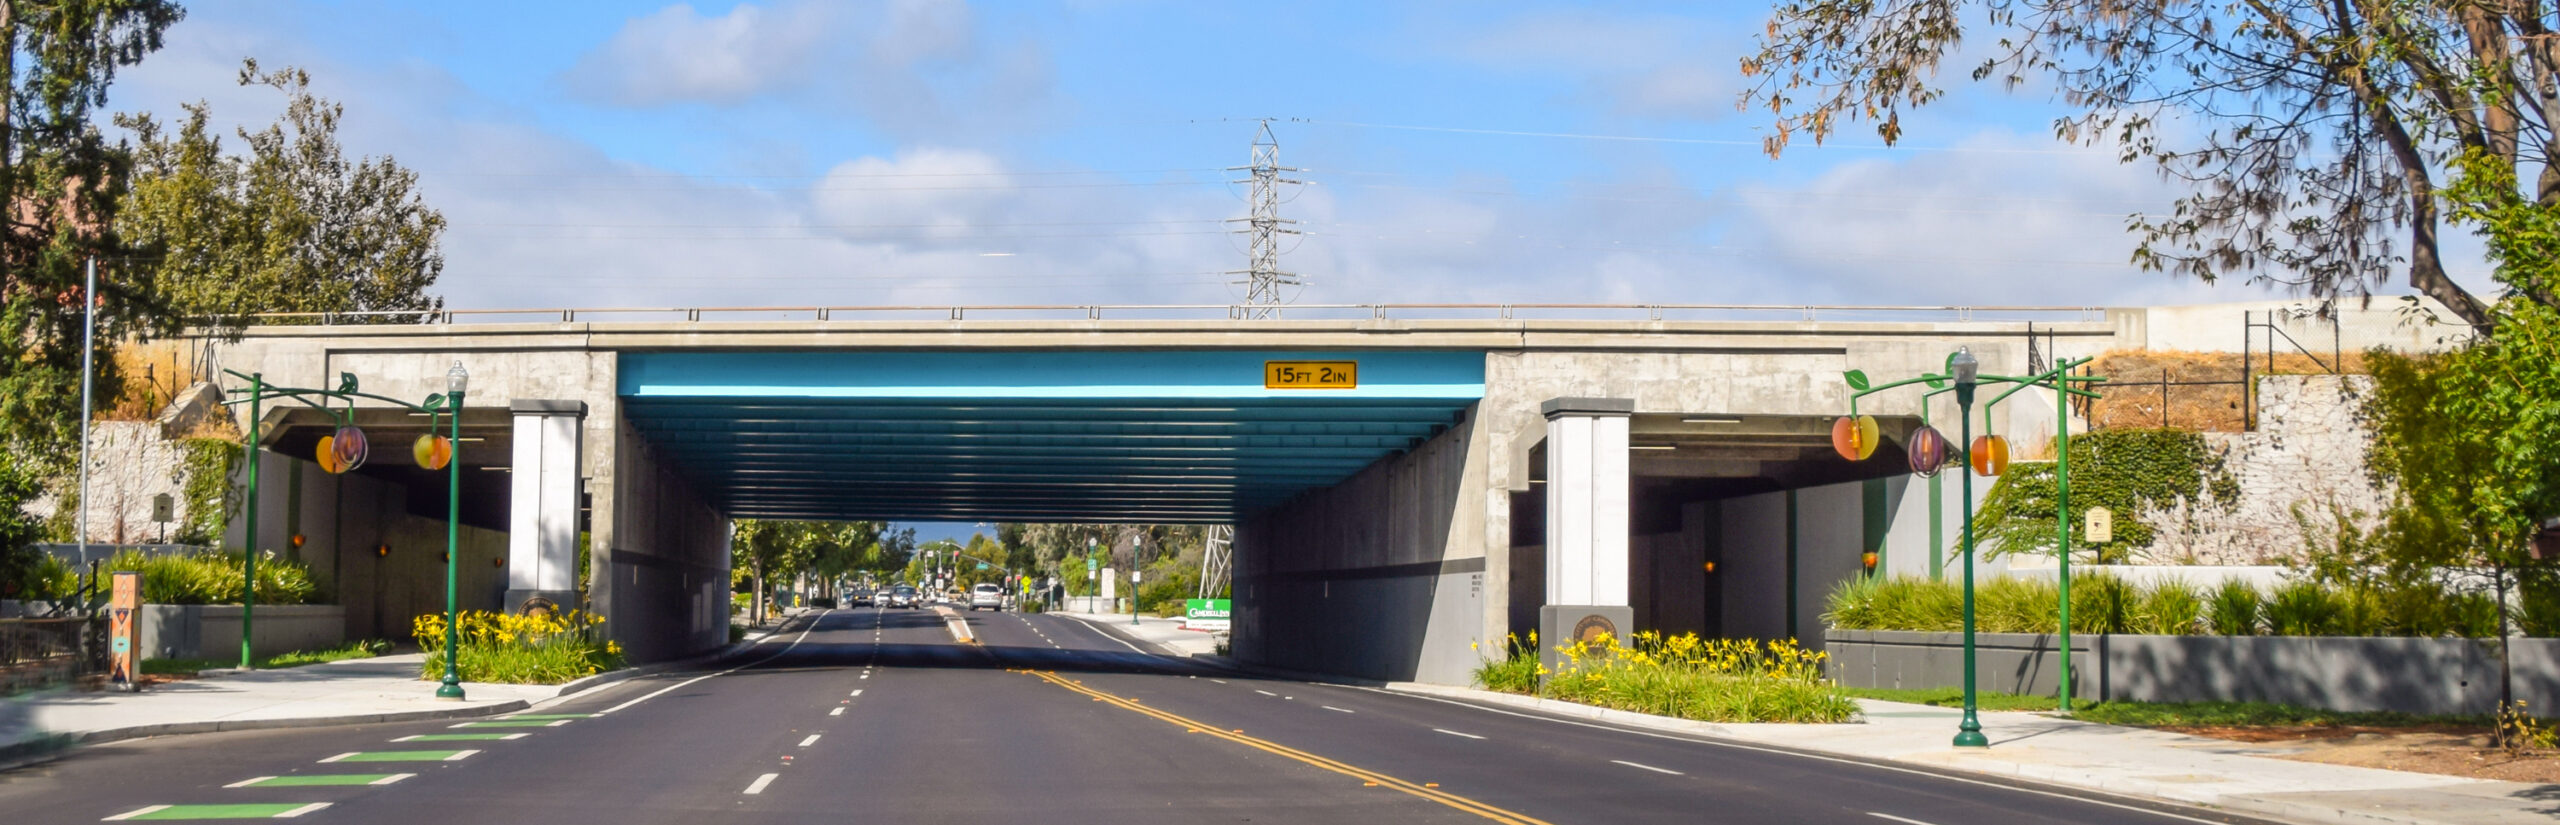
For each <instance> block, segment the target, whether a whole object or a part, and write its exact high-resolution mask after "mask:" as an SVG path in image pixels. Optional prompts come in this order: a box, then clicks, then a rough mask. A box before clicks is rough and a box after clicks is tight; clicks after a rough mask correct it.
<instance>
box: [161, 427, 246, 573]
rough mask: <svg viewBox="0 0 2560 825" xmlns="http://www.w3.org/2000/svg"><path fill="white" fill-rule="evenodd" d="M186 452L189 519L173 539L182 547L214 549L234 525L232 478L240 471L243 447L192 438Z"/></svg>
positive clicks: (182, 472) (183, 470)
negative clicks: (232, 475) (228, 526)
mask: <svg viewBox="0 0 2560 825" xmlns="http://www.w3.org/2000/svg"><path fill="white" fill-rule="evenodd" d="M184 448H185V458H184V459H183V460H184V462H185V464H184V465H183V466H182V467H181V468H180V471H179V472H180V475H181V477H182V479H183V481H182V483H183V484H184V485H185V486H184V487H183V488H182V489H183V491H184V492H185V494H186V502H185V517H184V520H183V521H182V522H180V523H179V527H178V532H177V534H176V535H175V536H172V538H173V539H174V540H175V541H177V542H178V543H180V544H196V545H205V546H211V545H213V544H214V543H215V542H218V541H220V540H221V539H222V530H223V528H224V527H225V526H227V525H229V524H230V523H231V511H232V510H233V509H234V506H233V502H232V500H231V489H232V488H231V474H232V473H233V472H235V471H237V470H238V469H239V467H240V445H239V444H238V443H237V442H233V441H229V440H226V439H220V438H190V439H186V441H185V442H184Z"/></svg>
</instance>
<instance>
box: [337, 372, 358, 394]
mask: <svg viewBox="0 0 2560 825" xmlns="http://www.w3.org/2000/svg"><path fill="white" fill-rule="evenodd" d="M338 391H339V392H355V391H356V374H355V373H352V372H342V373H338Z"/></svg>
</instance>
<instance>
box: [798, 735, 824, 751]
mask: <svg viewBox="0 0 2560 825" xmlns="http://www.w3.org/2000/svg"><path fill="white" fill-rule="evenodd" d="M824 735H826V734H822V733H812V734H809V738H807V739H802V740H800V747H804V748H805V747H808V746H810V745H815V744H818V737H820V736H824Z"/></svg>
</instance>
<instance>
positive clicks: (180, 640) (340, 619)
mask: <svg viewBox="0 0 2560 825" xmlns="http://www.w3.org/2000/svg"><path fill="white" fill-rule="evenodd" d="M254 621H255V622H256V625H257V627H256V629H255V630H254V631H253V634H254V636H255V638H256V651H257V655H259V656H273V655H276V654H279V653H291V652H293V651H296V650H320V649H325V648H333V647H337V646H340V645H343V644H346V643H347V609H346V608H344V607H341V606H338V605H334V604H306V605H259V606H258V611H257V614H256V616H255V617H254ZM138 629H139V630H140V631H141V633H142V639H141V643H142V652H143V653H142V655H143V656H144V658H150V659H231V658H235V657H238V656H239V655H240V606H239V605H236V604H204V605H197V604H147V605H143V606H142V616H141V627H140V628H138Z"/></svg>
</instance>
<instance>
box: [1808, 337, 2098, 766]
mask: <svg viewBox="0 0 2560 825" xmlns="http://www.w3.org/2000/svg"><path fill="white" fill-rule="evenodd" d="M2089 360H2090V359H2086V358H2082V359H2077V360H2062V361H2059V362H2058V363H2056V364H2055V365H2054V367H2053V369H2050V370H2047V371H2045V372H2042V373H2038V374H2036V375H2032V376H2025V377H2018V376H2007V375H1983V374H1982V362H1981V360H1980V359H1978V358H1976V357H1974V354H1973V350H1972V348H1971V347H1959V348H1957V350H1956V351H1955V353H1954V354H1951V355H1949V356H1947V366H1946V372H1945V373H1943V374H1927V375H1922V376H1920V377H1917V378H1910V379H1905V380H1902V381H1896V382H1893V383H1890V384H1884V385H1881V386H1874V387H1870V386H1868V383H1867V377H1866V374H1865V373H1864V372H1860V371H1857V370H1851V371H1850V372H1849V373H1847V374H1846V375H1845V376H1844V377H1845V378H1846V379H1847V380H1848V382H1849V386H1850V389H1851V390H1853V392H1851V393H1850V395H1849V414H1850V415H1851V416H1853V417H1854V416H1856V415H1857V411H1858V399H1860V398H1864V397H1866V396H1868V395H1872V394H1875V393H1879V392H1883V391H1885V390H1889V389H1893V388H1896V387H1901V386H1905V385H1909V384H1914V383H1926V384H1928V385H1929V386H1930V387H1932V388H1934V389H1932V390H1930V391H1928V392H1926V393H1924V394H1923V395H1922V396H1921V417H1922V420H1923V422H1924V423H1925V421H1926V420H1927V417H1928V398H1929V396H1934V395H1937V394H1939V393H1942V392H1954V393H1955V396H1956V399H1955V400H1956V409H1957V418H1958V423H1957V432H1958V438H1959V441H1958V442H1957V443H1959V444H1962V445H1963V449H1964V450H1965V451H1966V454H1965V456H1964V459H1965V460H1964V462H1962V463H1964V464H1967V465H1970V464H1972V463H1973V461H1972V460H1973V458H1974V456H1973V455H1971V450H1972V449H1973V406H1974V396H1975V393H1976V390H1977V389H1978V388H1979V387H1980V385H1981V383H1982V382H1983V381H1984V380H1986V379H1987V380H1990V381H1996V382H1999V383H2004V384H2014V385H2016V386H2013V387H2011V388H2009V389H2008V390H2007V391H2006V392H2003V393H2001V394H2000V395H1999V396H1997V397H1995V398H1993V399H1991V401H1990V402H1989V403H1986V404H1984V405H1983V408H1984V414H1985V415H1986V416H1988V415H1989V412H1990V410H1991V409H1992V408H1994V407H1996V406H1997V405H1998V404H1999V403H2000V402H2001V401H2002V400H2005V399H2007V398H2008V397H2009V396H2010V395H2013V394H2015V393H2017V391H2018V390H2021V389H2025V388H2027V387H2032V386H2041V387H2047V388H2050V389H2052V390H2054V391H2055V393H2054V406H2055V408H2056V412H2055V416H2054V418H2055V424H2056V427H2057V429H2056V430H2055V433H2054V438H2055V441H2054V449H2055V452H2056V454H2057V456H2056V465H2055V472H2056V475H2057V479H2056V491H2057V496H2056V502H2055V505H2054V506H2055V514H2056V519H2057V521H2058V527H2057V528H2056V529H2057V531H2058V533H2059V534H2060V537H2061V543H2060V544H2059V545H2058V547H2057V548H2056V551H2057V553H2058V555H2059V558H2060V559H2061V565H2062V566H2061V568H2060V577H2061V590H2062V594H2061V604H2060V606H2059V608H2058V609H2059V611H2060V617H2061V621H2062V633H2061V642H2062V675H2061V680H2060V688H2061V689H2060V699H2059V701H2060V702H2061V705H2062V708H2063V709H2064V710H2066V711H2067V710H2069V709H2070V707H2071V673H2070V668H2071V658H2070V657H2071V536H2070V533H2071V526H2070V519H2071V515H2070V512H2069V508H2070V498H2069V496H2070V490H2071V487H2070V484H2071V482H2070V478H2069V474H2070V472H2071V470H2070V468H2071V464H2070V458H2069V455H2070V452H2069V451H2070V447H2071V440H2070V439H2071V414H2070V407H2069V404H2068V402H2069V400H2070V397H2071V396H2079V397H2084V398H2097V397H2099V396H2098V394H2097V393H2094V392H2090V391H2088V390H2086V389H2082V388H2079V387H2075V386H2072V385H2073V384H2081V383H2095V382H2099V381H2104V380H2106V379H2103V378H2099V377H2096V376H2075V375H2072V374H2071V371H2072V370H2073V369H2075V368H2078V367H2079V366H2081V365H2083V364H2087V363H2089ZM1949 384H1952V385H1953V386H1952V387H1950V386H1948V385H1949ZM1987 423H1988V422H1987V421H1986V424H1987ZM1851 429H1852V430H1853V431H1860V430H1863V431H1866V432H1872V429H1873V428H1872V427H1871V426H1869V427H1864V428H1860V427H1858V426H1856V425H1855V423H1854V422H1853V423H1852V427H1851ZM1870 448H1872V445H1870ZM1862 457H1864V455H1863V454H1861V455H1858V456H1852V458H1853V459H1854V458H1862ZM1915 469H1917V467H1916V466H1915ZM1931 471H1932V472H1934V468H1933V469H1932V470H1931ZM1960 472H1962V473H1963V474H1964V477H1963V479H1962V480H1961V482H1962V487H1961V489H1960V491H1959V493H1958V495H1959V496H1960V497H1961V499H1962V505H1963V508H1964V520H1963V533H1962V541H1963V554H1962V555H1963V564H1964V574H1963V588H1964V718H1963V721H1961V722H1959V723H1958V724H1957V726H1956V727H1957V731H1956V737H1955V746H1956V747H1960V748H1982V747H1989V746H1990V745H1991V740H1990V739H1989V738H1988V737H1985V736H1983V734H1982V720H1981V716H1980V704H1979V702H1978V701H1977V699H1978V691H1977V688H1978V682H1979V679H1980V674H1979V673H1977V672H1976V665H1975V662H1976V653H1975V646H1974V586H1973V562H1974V549H1975V535H1974V525H1973V468H1972V467H1970V466H1968V467H1966V468H1965V469H1964V470H1961V471H1960ZM1993 472H1996V470H1995V471H1993ZM1932 517H1933V518H1934V511H1933V516H1932ZM1931 552H1932V553H1933V554H1934V553H1935V552H1936V549H1935V548H1932V549H1931Z"/></svg>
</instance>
